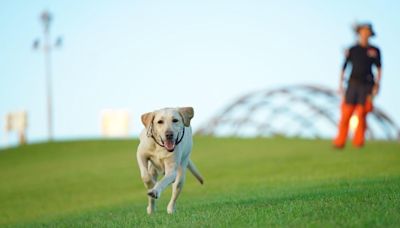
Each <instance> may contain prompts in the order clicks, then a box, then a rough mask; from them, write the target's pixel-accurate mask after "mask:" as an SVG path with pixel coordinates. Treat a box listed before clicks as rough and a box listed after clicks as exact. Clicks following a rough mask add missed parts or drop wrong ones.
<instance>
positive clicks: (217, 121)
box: [196, 85, 400, 139]
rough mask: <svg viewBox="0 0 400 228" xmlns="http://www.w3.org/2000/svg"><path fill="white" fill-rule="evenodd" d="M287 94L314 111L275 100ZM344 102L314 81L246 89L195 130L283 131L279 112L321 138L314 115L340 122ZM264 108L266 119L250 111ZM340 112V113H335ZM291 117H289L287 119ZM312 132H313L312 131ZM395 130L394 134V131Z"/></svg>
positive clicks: (390, 127) (391, 126) (388, 124)
mask: <svg viewBox="0 0 400 228" xmlns="http://www.w3.org/2000/svg"><path fill="white" fill-rule="evenodd" d="M281 95H284V98H285V99H287V101H288V103H290V104H301V105H302V106H304V107H305V108H306V109H308V110H310V111H311V115H310V112H308V114H309V115H308V116H306V115H304V114H302V113H298V112H297V111H296V110H294V109H290V108H287V107H286V109H285V108H284V109H285V111H282V110H283V109H282V106H284V105H282V104H276V103H274V102H273V101H274V99H277V98H276V97H280V96H281ZM315 97H319V98H320V99H323V101H324V102H325V103H326V105H321V104H318V103H317V102H316V101H314V100H315V99H314V98H315ZM340 102H341V98H340V97H339V96H338V95H337V94H336V93H335V92H334V91H333V90H330V89H327V88H323V87H319V86H314V85H299V86H290V87H284V88H279V89H274V90H262V91H256V92H251V93H247V94H245V95H243V96H241V97H239V99H237V100H236V101H235V102H233V103H231V104H230V105H228V106H227V107H226V108H224V109H223V111H222V112H220V113H219V114H218V115H216V116H214V117H213V118H211V120H210V121H208V122H207V123H206V124H204V125H203V126H202V127H200V128H199V129H198V130H197V131H196V134H202V135H216V134H217V132H218V130H219V128H224V127H225V128H227V129H228V130H229V132H228V133H227V134H226V136H229V135H232V136H240V135H239V134H238V132H239V131H240V129H241V128H242V127H244V126H245V127H249V126H250V127H252V128H253V129H254V132H256V133H255V134H256V135H266V134H272V135H273V134H276V133H277V132H278V133H281V130H279V129H278V130H274V124H273V123H274V122H273V120H274V119H275V118H277V117H279V116H283V115H286V116H288V117H289V118H288V119H293V121H296V122H298V123H299V124H300V126H301V128H302V129H310V127H312V129H311V130H312V132H314V133H313V135H314V137H315V138H321V137H320V136H321V134H322V133H321V132H323V131H322V130H321V129H319V128H318V126H315V125H316V124H315V122H314V121H312V118H321V119H322V120H323V122H325V123H328V124H329V126H331V127H333V128H336V126H337V122H338V116H339V115H335V114H337V112H338V110H339V109H338V108H337V107H339V105H340ZM262 110H268V113H270V115H272V117H271V118H266V119H265V120H262V121H261V122H260V121H254V120H253V119H252V116H251V113H254V112H259V111H262ZM239 111H240V112H243V114H242V116H241V117H240V116H239V117H237V116H235V115H234V114H235V112H239ZM372 115H373V116H374V119H376V122H377V123H378V125H379V127H380V130H379V131H381V132H383V135H384V136H385V138H386V139H400V131H399V130H398V127H397V126H396V125H395V123H394V122H393V121H392V120H391V119H390V118H389V117H388V115H387V114H385V113H384V112H383V111H382V110H380V109H379V108H374V110H373V112H372ZM336 116H337V117H336ZM286 121H288V120H286ZM367 131H368V132H367V133H368V134H367V135H368V136H369V137H370V138H374V135H376V134H375V133H376V132H375V131H378V130H377V129H368V130H367ZM312 132H311V133H312ZM393 132H395V135H393ZM298 134H299V135H302V134H303V135H304V130H303V131H301V129H300V131H299V132H298Z"/></svg>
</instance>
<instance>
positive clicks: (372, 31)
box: [354, 23, 376, 36]
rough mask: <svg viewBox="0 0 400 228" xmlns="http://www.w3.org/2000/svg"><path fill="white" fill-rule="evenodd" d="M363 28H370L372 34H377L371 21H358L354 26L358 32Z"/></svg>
mask: <svg viewBox="0 0 400 228" xmlns="http://www.w3.org/2000/svg"><path fill="white" fill-rule="evenodd" d="M362 28H368V29H369V31H370V32H371V36H375V35H376V34H375V31H374V29H373V28H372V24H371V23H358V24H356V25H355V26H354V31H355V32H356V33H357V34H358V33H359V32H360V30H361V29H362Z"/></svg>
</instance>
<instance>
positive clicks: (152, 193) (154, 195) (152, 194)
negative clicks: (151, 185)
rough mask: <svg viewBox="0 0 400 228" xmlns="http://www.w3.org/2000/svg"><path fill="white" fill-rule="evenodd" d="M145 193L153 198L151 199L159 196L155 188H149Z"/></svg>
mask: <svg viewBox="0 0 400 228" xmlns="http://www.w3.org/2000/svg"><path fill="white" fill-rule="evenodd" d="M147 195H148V196H150V197H151V198H153V199H158V197H159V196H160V195H159V193H158V191H157V190H155V189H150V190H149V191H148V192H147Z"/></svg>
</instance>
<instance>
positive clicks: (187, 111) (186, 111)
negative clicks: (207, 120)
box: [178, 107, 194, 127]
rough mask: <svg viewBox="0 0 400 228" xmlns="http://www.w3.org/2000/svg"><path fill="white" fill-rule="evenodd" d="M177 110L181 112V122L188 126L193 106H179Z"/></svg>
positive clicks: (192, 113)
mask: <svg viewBox="0 0 400 228" xmlns="http://www.w3.org/2000/svg"><path fill="white" fill-rule="evenodd" d="M178 111H179V114H181V116H182V119H183V124H184V125H185V127H189V126H190V120H191V119H192V118H193V116H194V110H193V108H192V107H182V108H179V109H178Z"/></svg>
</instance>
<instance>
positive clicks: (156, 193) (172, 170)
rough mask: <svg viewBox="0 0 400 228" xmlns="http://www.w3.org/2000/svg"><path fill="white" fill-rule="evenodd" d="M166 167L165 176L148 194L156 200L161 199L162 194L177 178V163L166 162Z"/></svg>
mask: <svg viewBox="0 0 400 228" xmlns="http://www.w3.org/2000/svg"><path fill="white" fill-rule="evenodd" d="M164 165H165V176H164V177H163V178H162V179H161V180H160V181H159V182H157V183H156V185H155V186H154V188H153V189H151V190H149V191H148V192H147V194H148V195H149V196H151V197H153V198H155V199H157V198H159V197H160V195H161V192H162V191H164V189H165V188H166V187H167V186H168V185H170V184H171V183H172V182H173V181H174V180H175V178H176V175H177V165H176V162H175V161H173V162H169V161H166V162H164Z"/></svg>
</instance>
